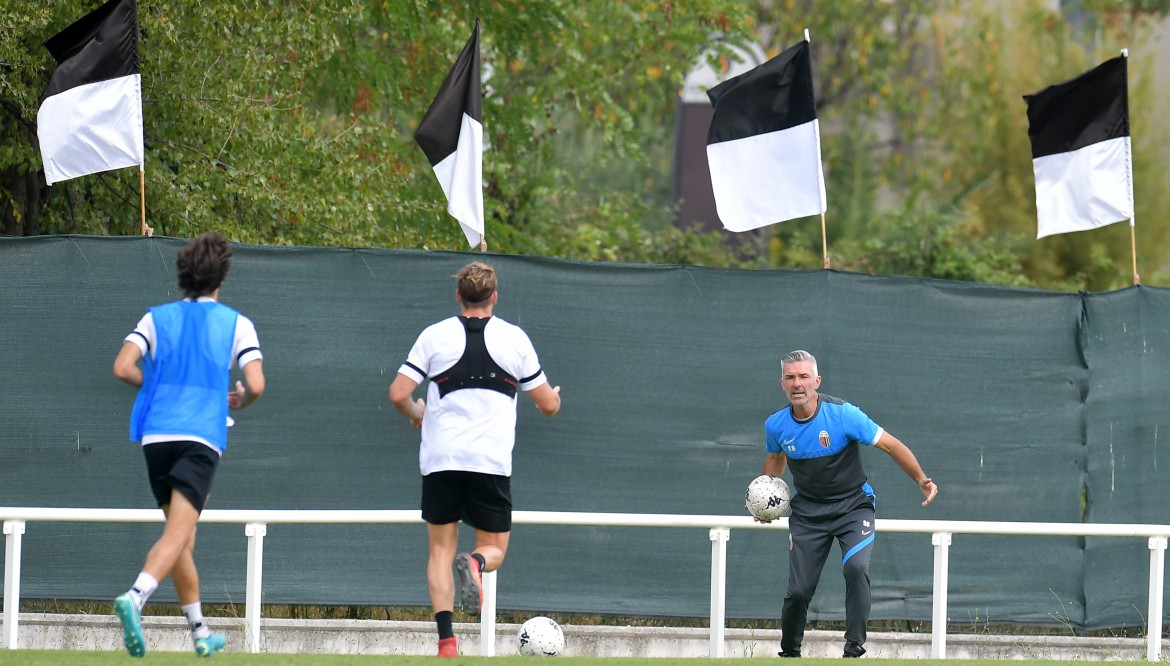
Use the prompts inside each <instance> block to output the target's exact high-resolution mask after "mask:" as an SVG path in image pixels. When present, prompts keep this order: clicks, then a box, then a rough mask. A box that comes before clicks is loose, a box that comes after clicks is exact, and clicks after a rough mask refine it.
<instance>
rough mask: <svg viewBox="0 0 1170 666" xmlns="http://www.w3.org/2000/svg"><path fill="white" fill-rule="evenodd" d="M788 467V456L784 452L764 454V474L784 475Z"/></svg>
mask: <svg viewBox="0 0 1170 666" xmlns="http://www.w3.org/2000/svg"><path fill="white" fill-rule="evenodd" d="M786 467H788V456H786V455H784V454H783V453H769V454H766V455H765V456H764V474H767V475H768V476H784V469H785V468H786Z"/></svg>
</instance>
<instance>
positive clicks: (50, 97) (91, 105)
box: [37, 0, 145, 185]
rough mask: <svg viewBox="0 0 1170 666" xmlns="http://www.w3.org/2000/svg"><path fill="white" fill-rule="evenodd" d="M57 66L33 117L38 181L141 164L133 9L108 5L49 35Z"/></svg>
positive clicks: (112, 1) (116, 1)
mask: <svg viewBox="0 0 1170 666" xmlns="http://www.w3.org/2000/svg"><path fill="white" fill-rule="evenodd" d="M45 48H47V49H48V50H49V53H51V54H52V55H53V58H54V59H55V60H56V61H57V69H56V71H54V72H53V76H52V78H50V79H49V87H48V88H47V89H46V90H45V99H44V101H43V102H41V108H40V110H39V111H38V112H37V137H38V138H39V139H40V144H41V161H42V162H43V164H44V169H45V180H47V181H48V182H49V184H50V185H52V184H53V183H56V182H59V181H62V180H68V179H70V178H76V177H78V176H84V175H86V174H91V173H97V172H99V171H108V170H110V169H120V168H122V167H128V166H135V165H141V164H142V163H143V160H144V155H145V149H144V146H143V140H142V79H141V76H140V75H139V71H138V7H137V3H136V2H135V0H109V2H106V3H105V4H104V5H102V6H101V7H98V8H97V9H95V10H94V11H92V12H90V13H89V14H86V15H85V16H84V17H82V18H81V19H79V20H78V21H76V22H75V23H73V24H72V25H70V26H69V27H67V28H65V29H64V30H62V31H61V32H59V33H57V34H56V35H53V36H52V37H50V38H49V40H48V41H46V42H45Z"/></svg>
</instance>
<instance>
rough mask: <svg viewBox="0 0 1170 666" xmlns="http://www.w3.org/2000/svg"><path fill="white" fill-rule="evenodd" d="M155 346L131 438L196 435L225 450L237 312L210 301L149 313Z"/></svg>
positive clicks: (145, 359) (144, 361) (146, 362)
mask: <svg viewBox="0 0 1170 666" xmlns="http://www.w3.org/2000/svg"><path fill="white" fill-rule="evenodd" d="M150 313H151V316H152V317H153V318H154V327H155V333H156V337H157V345H156V348H155V350H154V355H153V357H152V355H151V354H149V353H148V354H146V355H145V356H144V357H143V359H142V371H143V381H142V388H140V389H139V390H138V398H137V399H136V400H135V401H134V411H133V412H131V414H130V440H131V441H135V442H138V441H141V440H142V437H143V436H144V435H175V436H176V439H183V436H184V435H185V436H188V437H198V438H200V439H203V440H206V441H207V442H210V443H211V444H213V445H214V446H215V447H216V448H217V449H219V450H220V451H221V452H222V451H223V450H224V449H226V448H227V415H228V406H227V393H228V384H229V383H230V381H231V372H230V371H231V359H232V345H233V343H234V341H235V335H236V320H237V318H238V317H239V313H238V312H236V311H235V310H233V309H231V308H229V307H228V306H226V305H222V304H220V303H216V302H214V301H204V302H197V301H178V302H175V303H167V304H166V305H160V306H158V307H153V308H151V309H150Z"/></svg>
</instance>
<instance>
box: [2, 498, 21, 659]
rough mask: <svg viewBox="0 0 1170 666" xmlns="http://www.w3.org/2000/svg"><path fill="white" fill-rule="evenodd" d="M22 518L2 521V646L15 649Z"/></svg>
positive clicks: (18, 621) (18, 617) (18, 604)
mask: <svg viewBox="0 0 1170 666" xmlns="http://www.w3.org/2000/svg"><path fill="white" fill-rule="evenodd" d="M22 534H24V521H23V520H6V521H4V646H5V647H7V648H8V649H9V650H15V649H16V631H17V627H18V626H19V624H20V537H21V535H22Z"/></svg>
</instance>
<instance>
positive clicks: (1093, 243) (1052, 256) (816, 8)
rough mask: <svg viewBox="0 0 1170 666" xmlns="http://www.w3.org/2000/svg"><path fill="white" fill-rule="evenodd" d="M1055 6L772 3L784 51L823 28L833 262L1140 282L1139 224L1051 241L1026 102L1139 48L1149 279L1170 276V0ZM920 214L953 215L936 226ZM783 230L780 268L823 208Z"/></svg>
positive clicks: (1139, 153)
mask: <svg viewBox="0 0 1170 666" xmlns="http://www.w3.org/2000/svg"><path fill="white" fill-rule="evenodd" d="M1048 5H1049V3H1040V2H1036V1H1034V0H1032V1H1028V2H1018V3H1017V2H1011V3H979V2H970V1H965V0H942V1H907V2H897V3H879V2H868V1H867V0H841V1H840V2H834V3H819V2H814V0H783V1H781V2H772V1H770V0H769V1H767V2H764V1H761V2H758V3H757V5H756V8H755V11H756V13H757V14H758V15H759V16H760V19H761V25H763V26H768V27H770V28H772V29H774V32H773V33H771V37H770V40H771V41H770V42H769V43H768V47H769V49H770V50H771V51H778V50H779V49H780V48H783V47H785V46H787V45H789V44H791V43H792V42H794V41H796V40H798V39H800V38H801V34H802V29H803V28H808V29H809V31H810V33H811V35H810V36H811V40H812V51H813V60H814V73H813V75H814V79H815V81H816V85H817V95H818V99H817V102H818V113H819V116H820V118H821V122H822V141H823V144H822V154H823V160H824V164H825V171H826V179H827V183H826V190H827V193H828V202H829V210H828V213H827V214H826V220H827V230H828V239H829V245H830V252H829V254H830V256H831V257H832V258H833V266H834V267H850V268H853V269H855V270H867V271H872V272H899V273H907V274H910V275H925V276H931V277H958V278H959V279H974V280H978V281H988V282H992V283H996V284H1005V285H1014V284H1021V283H1025V284H1029V285H1033V286H1042V287H1050V288H1057V289H1089V290H1106V289H1113V288H1118V287H1122V286H1125V285H1127V284H1129V283H1130V282H1131V273H1132V271H1131V252H1130V237H1129V229H1128V228H1127V225H1125V224H1116V225H1111V226H1109V227H1105V228H1102V229H1097V230H1093V231H1091V232H1081V233H1074V234H1062V235H1059V236H1054V237H1050V238H1045V239H1042V240H1039V241H1037V240H1036V239H1035V234H1036V204H1035V185H1034V177H1033V174H1032V164H1031V146H1030V143H1029V141H1028V125H1027V116H1026V107H1025V105H1024V102H1023V100H1022V96H1023V95H1024V94H1026V93H1030V92H1034V91H1037V90H1039V89H1041V88H1043V87H1045V86H1048V85H1051V84H1053V83H1056V82H1058V81H1062V80H1064V79H1067V78H1069V77H1072V76H1075V75H1077V74H1079V73H1080V72H1082V71H1085V70H1087V69H1089V68H1090V67H1092V66H1094V65H1096V64H1098V63H1100V62H1102V61H1104V60H1105V59H1107V58H1111V57H1114V56H1116V55H1118V54H1119V52H1120V49H1121V48H1125V47H1129V49H1130V55H1131V58H1130V63H1129V68H1130V82H1131V83H1130V113H1131V126H1132V131H1133V137H1134V139H1133V145H1134V180H1135V186H1134V187H1135V201H1136V205H1137V212H1136V219H1137V220H1139V222H1138V224H1137V226H1136V231H1137V248H1138V258H1139V264H1147V268H1146V269H1145V270H1146V272H1147V275H1146V276H1145V278H1146V281H1147V282H1148V281H1149V280H1150V279H1151V278H1152V279H1154V280H1159V279H1161V280H1162V281H1164V280H1165V276H1166V275H1167V273H1166V268H1165V267H1166V266H1167V265H1168V264H1170V254H1167V253H1166V252H1165V251H1164V250H1163V248H1165V247H1167V241H1168V240H1170V238H1168V234H1170V220H1167V219H1165V215H1164V213H1165V211H1166V210H1170V181H1168V180H1167V178H1166V176H1165V174H1166V173H1167V172H1168V171H1170V164H1168V163H1167V162H1168V160H1170V157H1168V155H1170V136H1168V135H1167V131H1166V130H1165V129H1164V123H1162V122H1159V120H1160V119H1161V118H1164V117H1165V114H1166V112H1167V109H1166V108H1165V99H1166V94H1165V91H1164V90H1162V91H1159V90H1158V89H1157V87H1156V83H1155V80H1154V73H1155V72H1156V71H1157V67H1158V66H1159V65H1158V64H1157V60H1158V58H1159V48H1161V47H1160V46H1159V45H1158V44H1157V42H1156V39H1155V37H1154V35H1155V33H1154V31H1153V30H1152V27H1153V25H1154V22H1155V21H1157V20H1163V19H1164V18H1165V16H1166V13H1167V11H1168V10H1170V2H1168V1H1166V0H1156V1H1148V2H1146V1H1142V0H1096V1H1086V2H1084V3H1080V7H1079V9H1078V10H1076V11H1073V12H1072V13H1069V14H1067V15H1062V14H1060V13H1057V12H1054V11H1052V10H1050V9H1048ZM796 20H799V21H803V23H796V22H795V21H796ZM1162 57H1164V56H1162ZM1159 107H1161V108H1159ZM930 211H940V212H930ZM915 224H923V225H934V224H940V225H942V226H941V227H940V228H939V229H937V230H934V231H933V232H931V233H930V234H927V233H926V232H925V231H921V232H915V231H914V225H915ZM770 233H771V234H772V235H773V241H772V242H771V244H770V246H769V247H770V248H771V249H772V250H779V251H780V253H779V254H771V255H770V256H769V257H768V259H767V263H768V264H769V265H790V263H789V262H791V261H792V259H793V257H798V256H799V257H802V261H810V260H811V259H812V258H813V257H815V256H816V255H818V254H819V253H820V246H821V237H820V230H819V228H818V225H816V224H815V223H812V222H810V221H794V222H791V223H785V224H783V225H779V227H778V229H777V230H776V231H773V232H770ZM927 236H929V238H928V237H927ZM940 252H941V253H942V254H939V253H940ZM868 253H873V256H867V254H868ZM915 253H926V254H923V255H922V256H913V255H914V254H915ZM899 255H905V256H902V257H901V258H898V256H899ZM1012 256H1014V257H1015V259H1014V260H1009V259H1010V258H1011V257H1012ZM804 265H805V266H815V265H817V264H816V263H815V260H813V261H812V263H805V264H804ZM1140 267H1141V266H1140V265H1139V268H1140Z"/></svg>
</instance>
